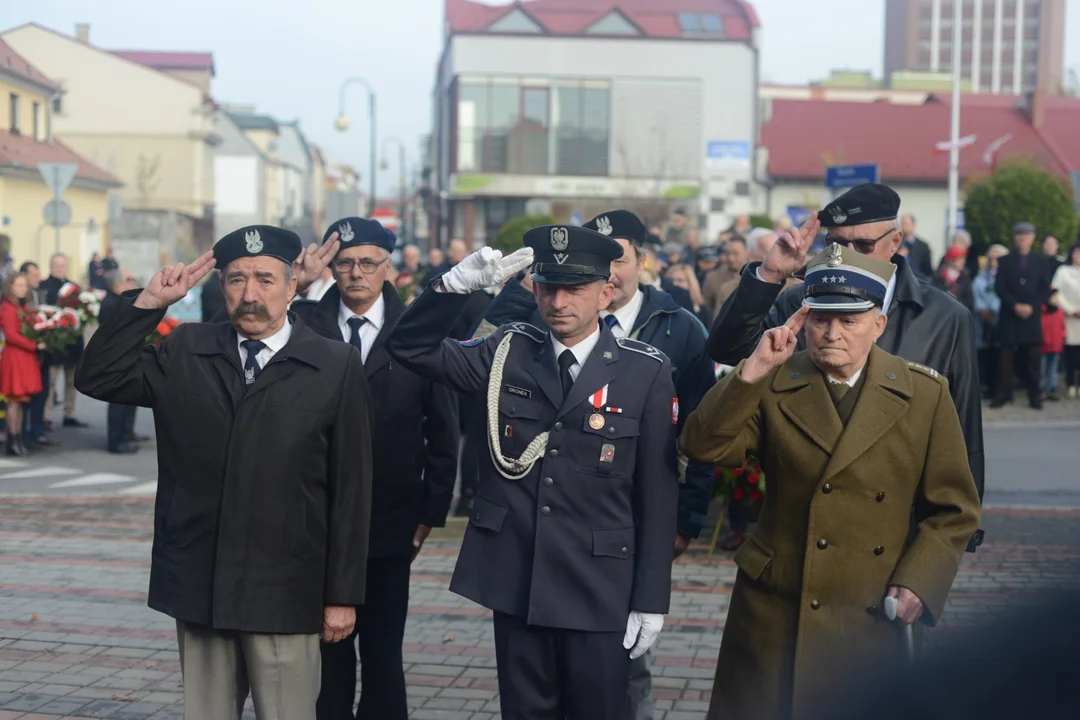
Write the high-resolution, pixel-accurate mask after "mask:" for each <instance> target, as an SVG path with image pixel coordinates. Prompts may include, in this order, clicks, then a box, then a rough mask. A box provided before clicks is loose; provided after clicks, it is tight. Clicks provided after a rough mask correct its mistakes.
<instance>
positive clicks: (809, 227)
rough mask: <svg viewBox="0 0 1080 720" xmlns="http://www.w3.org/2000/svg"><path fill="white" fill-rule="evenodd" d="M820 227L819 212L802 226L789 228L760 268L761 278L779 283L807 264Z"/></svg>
mask: <svg viewBox="0 0 1080 720" xmlns="http://www.w3.org/2000/svg"><path fill="white" fill-rule="evenodd" d="M820 229H821V221H820V220H818V216H817V213H814V214H812V215H811V216H810V219H809V220H807V221H806V222H805V223H803V226H802V227H801V228H797V227H791V228H788V230H787V232H785V233H784V234H783V235H782V236H781V237H780V239H779V240H777V241H776V244H775V245H773V247H772V250H770V251H769V254H768V255H766V256H765V260H764V261H763V262H762V263H761V268H760V269H759V270H758V273H759V274H760V275H761V279H762V280H764V281H765V282H769V283H777V284H779V283H782V282H784V281H785V280H787V279H788V278H789V277H791V276H792V275H794V274H795V271H796V270H798V269H799V268H801V267H802V266H803V265H805V264H806V254H807V253H808V252H809V251H810V246H811V245H813V244H814V238H816V237H817V234H818V231H819V230H820Z"/></svg>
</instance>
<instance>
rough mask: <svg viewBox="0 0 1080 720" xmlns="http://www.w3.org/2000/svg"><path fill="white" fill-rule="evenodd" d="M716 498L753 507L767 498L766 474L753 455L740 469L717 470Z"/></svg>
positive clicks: (714, 495) (714, 490) (748, 457)
mask: <svg viewBox="0 0 1080 720" xmlns="http://www.w3.org/2000/svg"><path fill="white" fill-rule="evenodd" d="M713 488H714V489H713V497H714V498H727V499H728V500H729V501H730V502H741V503H743V504H745V505H753V504H754V503H756V502H760V501H761V499H762V498H764V497H765V473H763V472H762V471H761V464H760V463H758V461H757V458H755V457H754V456H753V455H750V456H747V458H746V462H744V463H743V465H742V467H740V468H716V484H715V485H714V486H713Z"/></svg>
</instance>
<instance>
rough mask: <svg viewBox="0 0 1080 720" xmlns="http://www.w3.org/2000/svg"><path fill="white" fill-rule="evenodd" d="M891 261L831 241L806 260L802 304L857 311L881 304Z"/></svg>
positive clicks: (826, 309)
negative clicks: (821, 251) (819, 251)
mask: <svg viewBox="0 0 1080 720" xmlns="http://www.w3.org/2000/svg"><path fill="white" fill-rule="evenodd" d="M895 272H896V266H895V265H893V264H892V263H886V262H882V261H880V260H876V259H874V258H872V257H870V256H868V255H863V254H862V253H858V252H855V251H854V250H851V249H849V248H845V247H843V246H842V245H839V244H838V243H833V244H832V245H830V246H829V247H828V248H826V249H825V252H823V253H821V254H819V255H817V256H816V257H814V258H813V259H812V260H810V262H808V263H807V264H806V274H805V286H806V296H805V299H804V300H803V305H804V306H806V307H808V308H810V309H811V310H814V311H817V312H838V313H858V312H865V311H866V310H871V309H873V308H875V307H878V308H880V307H882V306H883V305H884V304H885V295H886V292H887V291H888V289H889V280H890V279H891V278H892V276H893V273H895Z"/></svg>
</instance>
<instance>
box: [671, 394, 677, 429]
mask: <svg viewBox="0 0 1080 720" xmlns="http://www.w3.org/2000/svg"><path fill="white" fill-rule="evenodd" d="M671 424H672V425H678V424H679V398H677V397H675V398H671Z"/></svg>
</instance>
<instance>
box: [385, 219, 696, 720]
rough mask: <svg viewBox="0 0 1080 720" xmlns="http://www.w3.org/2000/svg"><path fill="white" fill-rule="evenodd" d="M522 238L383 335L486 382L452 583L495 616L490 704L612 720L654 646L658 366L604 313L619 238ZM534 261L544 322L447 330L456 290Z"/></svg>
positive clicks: (664, 464) (659, 536)
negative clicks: (617, 332)
mask: <svg viewBox="0 0 1080 720" xmlns="http://www.w3.org/2000/svg"><path fill="white" fill-rule="evenodd" d="M525 245H526V247H525V248H522V249H521V250H519V251H517V252H515V253H513V254H511V255H510V256H508V257H506V258H503V257H502V255H501V253H499V252H497V251H495V250H492V249H490V248H483V249H482V250H480V251H479V252H477V253H474V254H473V255H471V256H469V257H468V258H466V259H465V260H464V261H463V262H461V263H460V264H458V265H457V266H455V267H454V268H453V269H452V270H450V271H449V272H448V273H446V275H444V276H442V277H441V278H439V279H437V280H436V281H435V282H434V284H433V286H432V289H431V290H429V291H428V292H426V293H424V294H423V295H421V296H420V298H419V299H417V301H416V302H415V303H413V305H412V306H411V307H409V309H408V310H406V311H405V313H404V314H403V315H402V316H401V320H400V321H399V322H398V324H397V327H396V328H395V329H394V330H393V331H392V332H391V335H390V338H389V340H388V341H387V347H388V349H389V350H390V354H391V355H393V356H394V357H396V358H398V359H399V360H400V361H401V362H402V363H404V364H406V365H407V366H409V367H410V368H412V369H415V370H416V371H417V372H420V373H422V374H425V375H428V376H430V377H432V378H437V379H439V380H441V381H442V382H446V383H449V384H450V385H452V386H453V387H454V388H456V389H457V390H459V391H462V392H469V393H477V392H486V398H487V418H486V419H487V430H488V434H487V441H488V444H489V450H490V453H489V458H488V459H487V462H485V463H484V466H483V467H482V468H481V477H480V485H479V492H478V495H477V498H476V502H475V505H474V506H473V512H472V513H471V514H470V516H469V526H468V529H467V530H466V533H465V539H464V542H463V543H462V548H461V554H460V557H459V559H458V564H457V568H456V569H455V571H454V578H453V580H452V582H451V585H450V589H451V590H452V591H454V592H456V593H458V594H460V595H463V596H464V597H467V598H469V599H471V600H473V601H475V602H477V603H479V604H481V605H483V606H484V607H487V608H490V609H491V610H493V611H494V612H495V621H494V624H495V628H494V629H495V652H496V658H497V661H498V667H499V692H500V695H501V701H502V715H503V717H504V718H506V720H524V719H525V718H537V717H544V718H567V719H569V720H624V718H625V717H626V712H627V686H628V681H629V671H630V660H631V658H634V657H639V656H641V655H642V654H644V653H645V651H646V650H648V648H649V647H651V646H652V644H653V643H654V642H655V641H656V637H657V636H658V635H659V632H660V629H661V627H662V626H663V620H664V615H665V614H666V613H667V611H668V603H669V600H670V595H671V561H672V557H673V554H674V553H673V542H672V539H673V538H674V537H675V532H676V528H675V519H676V505H677V502H678V479H677V467H676V457H675V427H676V424H677V422H678V400H677V399H676V397H675V388H674V384H673V382H672V373H671V363H670V362H669V361H668V359H667V357H665V356H664V355H663V354H662V353H661V352H659V351H658V350H656V349H655V348H653V347H651V346H649V345H646V344H644V343H641V342H638V341H635V340H630V339H628V338H616V337H615V336H614V335H613V334H612V333H611V330H610V329H609V328H608V327H607V325H606V324H604V323H602V322H600V310H601V309H602V308H604V307H607V305H608V304H609V303H610V302H611V296H612V294H613V292H614V290H613V288H612V286H611V285H610V283H609V282H608V278H609V276H610V273H611V268H610V264H611V261H612V260H615V259H617V258H619V257H620V256H621V255H622V248H621V247H620V246H619V244H618V243H617V242H615V241H614V240H612V239H611V238H609V237H607V236H605V235H602V234H600V233H596V232H593V231H591V230H587V229H585V228H579V227H564V226H544V227H538V228H534V229H533V230H530V231H529V232H528V233H526V234H525ZM534 259H535V261H536V262H535V264H533V261H534ZM530 265H532V266H533V267H532V281H533V282H534V283H535V284H536V294H537V299H538V302H539V305H540V312H541V315H542V317H543V320H544V323H545V324H546V326H547V327H548V328H549V329H550V330H549V331H548V332H545V331H543V330H540V329H539V328H537V327H535V326H533V325H529V324H526V323H511V324H510V325H506V326H504V327H501V328H499V329H498V330H497V331H496V332H494V333H493V334H492V335H490V336H489V337H488V338H487V339H476V340H470V341H463V342H455V341H452V340H448V339H445V338H444V336H445V333H446V328H448V327H449V326H450V325H451V324H452V322H453V320H454V318H455V316H456V314H457V313H458V312H459V311H460V310H461V308H462V306H463V304H464V302H465V299H466V297H467V293H469V292H473V291H476V290H478V289H481V288H485V287H490V286H492V285H496V284H499V283H501V282H502V281H503V280H505V279H506V278H508V277H510V276H512V275H514V274H515V273H517V272H518V271H519V270H522V269H524V268H525V267H528V266H530Z"/></svg>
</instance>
